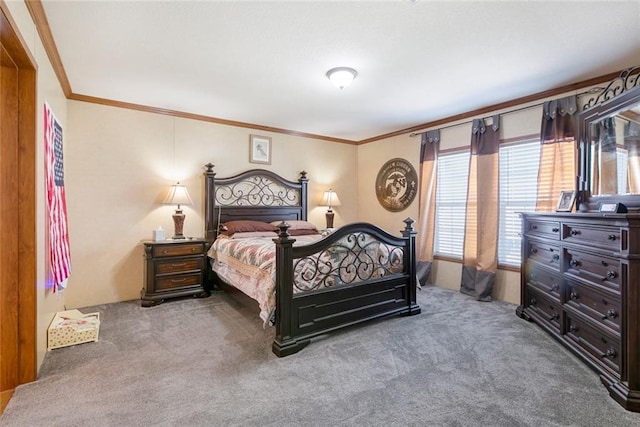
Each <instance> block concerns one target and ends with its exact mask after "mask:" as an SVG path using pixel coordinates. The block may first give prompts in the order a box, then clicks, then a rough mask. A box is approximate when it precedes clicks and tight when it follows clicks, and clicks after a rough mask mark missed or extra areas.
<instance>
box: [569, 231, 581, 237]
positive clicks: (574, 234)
mask: <svg viewBox="0 0 640 427" xmlns="http://www.w3.org/2000/svg"><path fill="white" fill-rule="evenodd" d="M570 234H571V235H572V236H577V235H578V234H580V230H571V233H570Z"/></svg>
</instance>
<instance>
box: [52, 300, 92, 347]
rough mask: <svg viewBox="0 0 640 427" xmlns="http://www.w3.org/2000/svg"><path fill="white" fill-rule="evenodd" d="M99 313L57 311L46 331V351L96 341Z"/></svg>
mask: <svg viewBox="0 0 640 427" xmlns="http://www.w3.org/2000/svg"><path fill="white" fill-rule="evenodd" d="M99 331H100V313H89V314H82V313H81V312H80V311H78V310H67V311H59V312H57V313H56V315H55V317H54V318H53V320H52V321H51V324H50V325H49V329H48V330H47V350H53V349H54V348H60V347H67V346H70V345H75V344H82V343H85V342H92V341H98V333H99Z"/></svg>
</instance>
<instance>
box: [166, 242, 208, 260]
mask: <svg viewBox="0 0 640 427" xmlns="http://www.w3.org/2000/svg"><path fill="white" fill-rule="evenodd" d="M202 253H204V245H203V244H202V243H193V244H172V245H156V246H154V247H153V256H154V257H172V256H186V255H196V254H202Z"/></svg>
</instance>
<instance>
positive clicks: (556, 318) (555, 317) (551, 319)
mask: <svg viewBox="0 0 640 427" xmlns="http://www.w3.org/2000/svg"><path fill="white" fill-rule="evenodd" d="M559 318H560V315H559V314H558V313H553V314H552V315H551V316H549V320H550V321H554V320H558V319H559Z"/></svg>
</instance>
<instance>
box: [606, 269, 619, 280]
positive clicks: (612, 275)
mask: <svg viewBox="0 0 640 427" xmlns="http://www.w3.org/2000/svg"><path fill="white" fill-rule="evenodd" d="M616 277H618V273H616V272H615V271H613V270H609V271H607V278H609V279H615V278H616Z"/></svg>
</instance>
